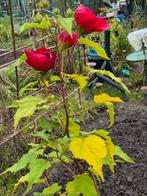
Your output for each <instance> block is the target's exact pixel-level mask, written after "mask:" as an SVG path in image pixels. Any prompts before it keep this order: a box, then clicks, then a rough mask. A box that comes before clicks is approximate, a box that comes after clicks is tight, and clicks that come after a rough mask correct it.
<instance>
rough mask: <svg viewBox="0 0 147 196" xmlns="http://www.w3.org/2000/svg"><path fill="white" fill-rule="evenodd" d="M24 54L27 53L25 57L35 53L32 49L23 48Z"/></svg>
mask: <svg viewBox="0 0 147 196" xmlns="http://www.w3.org/2000/svg"><path fill="white" fill-rule="evenodd" d="M25 54H26V55H27V57H30V56H31V55H33V54H35V53H34V51H33V50H27V49H26V50H25Z"/></svg>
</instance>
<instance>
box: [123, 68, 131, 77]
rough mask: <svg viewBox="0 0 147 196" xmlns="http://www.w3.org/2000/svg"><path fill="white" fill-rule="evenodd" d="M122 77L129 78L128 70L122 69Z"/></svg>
mask: <svg viewBox="0 0 147 196" xmlns="http://www.w3.org/2000/svg"><path fill="white" fill-rule="evenodd" d="M122 75H123V76H129V75H130V72H129V70H128V69H123V70H122Z"/></svg>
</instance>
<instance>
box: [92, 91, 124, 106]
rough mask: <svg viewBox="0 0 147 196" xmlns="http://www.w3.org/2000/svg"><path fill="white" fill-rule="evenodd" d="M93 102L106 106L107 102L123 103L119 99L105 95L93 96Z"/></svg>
mask: <svg viewBox="0 0 147 196" xmlns="http://www.w3.org/2000/svg"><path fill="white" fill-rule="evenodd" d="M94 101H95V103H97V104H106V103H108V102H123V101H122V100H121V99H120V98H119V97H111V96H109V95H107V94H106V93H103V94H101V95H96V96H94Z"/></svg>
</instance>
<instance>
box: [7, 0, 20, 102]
mask: <svg viewBox="0 0 147 196" xmlns="http://www.w3.org/2000/svg"><path fill="white" fill-rule="evenodd" d="M9 11H10V20H11V31H12V44H13V54H14V59H17V55H16V43H15V33H14V24H13V15H12V2H11V0H9ZM15 75H16V92H17V99H19V78H18V69H17V66H15Z"/></svg>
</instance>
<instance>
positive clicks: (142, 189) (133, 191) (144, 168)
mask: <svg viewBox="0 0 147 196" xmlns="http://www.w3.org/2000/svg"><path fill="white" fill-rule="evenodd" d="M146 119H147V107H145V106H144V105H142V104H140V103H139V104H138V103H130V102H128V103H123V104H121V105H119V107H118V109H117V110H116V119H115V124H114V126H113V128H111V129H110V135H111V136H112V138H113V141H114V143H115V144H117V145H119V146H120V147H122V149H123V150H124V152H126V153H127V154H128V155H129V156H130V157H131V158H132V159H133V160H134V161H135V163H134V164H128V163H117V166H116V168H115V175H114V176H113V175H112V174H111V172H110V171H109V169H107V168H105V182H104V183H102V184H101V185H99V190H100V193H101V194H100V195H101V196H145V195H147V186H146V182H147V164H146V162H147V159H146V157H147V156H146V153H147V143H146V141H147V121H146ZM107 123H108V119H107V114H106V111H100V112H98V113H97V114H94V115H92V119H89V120H88V121H87V122H85V123H84V125H83V126H82V129H83V130H86V131H90V130H94V129H99V128H102V127H103V126H104V127H105V128H107V125H108V124H107ZM83 168H84V167H83ZM75 172H76V171H75ZM53 176H54V177H53V179H51V181H52V183H53V182H59V184H62V185H63V184H66V183H67V182H68V180H71V176H70V173H69V172H68V170H67V169H65V168H64V167H62V166H59V167H58V170H54V172H53Z"/></svg>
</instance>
